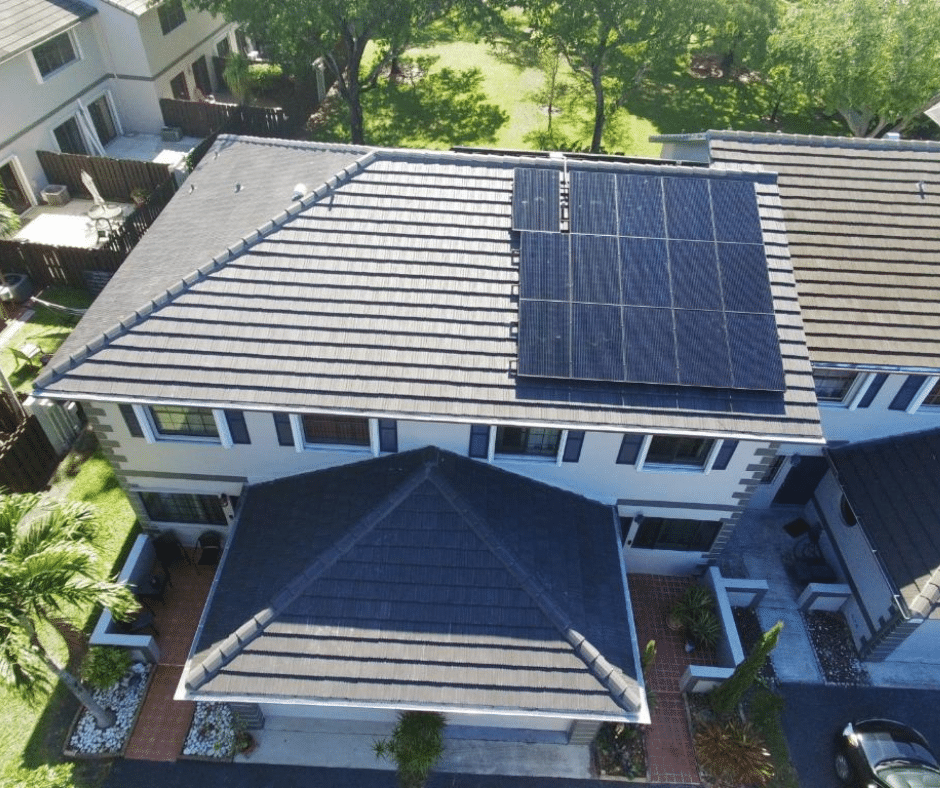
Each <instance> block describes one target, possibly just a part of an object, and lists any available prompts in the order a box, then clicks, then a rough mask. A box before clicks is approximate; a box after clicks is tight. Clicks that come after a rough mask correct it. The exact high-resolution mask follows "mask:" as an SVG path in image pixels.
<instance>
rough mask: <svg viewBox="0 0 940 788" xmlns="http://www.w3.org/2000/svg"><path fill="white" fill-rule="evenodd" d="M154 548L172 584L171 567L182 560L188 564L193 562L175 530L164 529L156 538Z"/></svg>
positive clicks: (168, 580)
mask: <svg viewBox="0 0 940 788" xmlns="http://www.w3.org/2000/svg"><path fill="white" fill-rule="evenodd" d="M153 550H154V552H155V553H156V555H157V561H158V562H159V564H160V566H162V567H163V571H164V572H166V576H167V582H169V584H170V585H171V586H172V585H173V576H172V575H171V574H170V569H171V568H172V567H175V566H176V565H177V564H178V563H180V561H183V562H185V563H187V564H189V563H191V561H190V559H189V555H188V554H187V553H186V550H184V549H183V545H182V544H181V543H180V540H179V539H178V538H177V537H176V534H175V533H173V531H163V532H162V533H161V534H160V535H159V536H157V537H156V538H154V540H153Z"/></svg>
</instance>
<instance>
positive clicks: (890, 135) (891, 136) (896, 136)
mask: <svg viewBox="0 0 940 788" xmlns="http://www.w3.org/2000/svg"><path fill="white" fill-rule="evenodd" d="M885 139H886V140H894V141H895V142H897V141H898V140H900V139H901V133H900V132H899V131H889V132H886V133H885Z"/></svg>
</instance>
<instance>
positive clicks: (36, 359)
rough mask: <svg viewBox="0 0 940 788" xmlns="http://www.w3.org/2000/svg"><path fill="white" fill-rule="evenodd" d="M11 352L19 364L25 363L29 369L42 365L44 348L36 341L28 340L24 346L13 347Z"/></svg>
mask: <svg viewBox="0 0 940 788" xmlns="http://www.w3.org/2000/svg"><path fill="white" fill-rule="evenodd" d="M10 352H11V353H12V354H13V358H15V359H16V361H17V365H18V366H20V365H25V366H26V368H27V369H32V368H35V369H37V370H38V369H39V368H40V366H42V359H43V352H42V348H41V347H39V345H37V344H35V343H34V342H27V343H25V344H24V345H23V346H22V347H19V348H16V347H11V348H10Z"/></svg>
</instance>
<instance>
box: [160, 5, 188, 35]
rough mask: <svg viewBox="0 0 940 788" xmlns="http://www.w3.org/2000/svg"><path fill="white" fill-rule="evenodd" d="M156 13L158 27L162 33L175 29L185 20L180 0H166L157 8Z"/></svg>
mask: <svg viewBox="0 0 940 788" xmlns="http://www.w3.org/2000/svg"><path fill="white" fill-rule="evenodd" d="M157 15H158V16H159V17H160V29H161V30H163V35H166V34H167V33H169V32H170V31H172V30H176V28H178V27H179V26H180V25H181V24H183V22H185V21H186V12H185V11H183V2H182V0H166V2H165V3H163V4H162V5H161V6H159V7H158V8H157Z"/></svg>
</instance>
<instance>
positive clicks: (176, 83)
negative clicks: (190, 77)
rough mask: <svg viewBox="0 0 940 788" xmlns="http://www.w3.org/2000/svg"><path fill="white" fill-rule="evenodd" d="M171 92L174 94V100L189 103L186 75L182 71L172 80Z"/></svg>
mask: <svg viewBox="0 0 940 788" xmlns="http://www.w3.org/2000/svg"><path fill="white" fill-rule="evenodd" d="M170 91H171V92H172V93H173V98H175V99H177V100H178V101H189V87H188V86H187V85H186V75H185V74H184V73H183V72H182V71H180V73H179V74H177V75H176V76H175V77H173V79H171V80H170Z"/></svg>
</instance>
